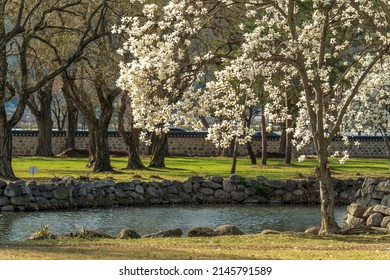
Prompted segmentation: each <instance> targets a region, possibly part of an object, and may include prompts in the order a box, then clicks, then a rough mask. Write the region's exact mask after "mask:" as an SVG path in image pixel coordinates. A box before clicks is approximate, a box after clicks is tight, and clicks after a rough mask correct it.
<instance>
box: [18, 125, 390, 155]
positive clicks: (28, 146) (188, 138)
mask: <svg viewBox="0 0 390 280" xmlns="http://www.w3.org/2000/svg"><path fill="white" fill-rule="evenodd" d="M205 137H206V134H205V133H195V132H185V133H181V132H179V133H178V132H174V133H170V134H169V138H168V141H169V153H170V155H181V156H219V155H221V154H222V149H221V148H216V147H215V146H214V144H213V143H211V142H210V141H206V140H205ZM37 138H38V137H37V132H36V131H17V132H14V137H13V154H14V155H15V156H31V155H34V153H35V148H36V145H37ZM351 140H352V141H351V142H350V144H349V145H348V146H347V147H345V146H344V143H343V141H334V142H333V144H332V150H339V151H344V150H346V149H347V150H348V151H349V154H350V156H351V157H373V158H385V157H386V147H385V144H384V141H383V139H382V138H381V137H364V136H362V137H355V138H353V139H351ZM356 143H360V145H356ZM76 145H77V148H79V149H88V133H86V132H79V133H77V136H76ZM109 145H110V149H111V150H114V151H122V152H126V151H127V147H126V145H125V144H124V142H123V141H122V138H121V137H119V135H118V134H117V133H115V132H110V133H109ZM52 148H53V152H54V154H58V153H59V152H61V151H63V150H64V149H65V133H64V132H53V141H52ZM278 149H279V137H278V136H273V137H269V138H268V151H269V152H271V153H277V152H278ZM253 150H254V152H255V153H256V154H259V153H260V151H261V141H260V139H254V140H253ZM141 151H142V153H143V154H148V147H146V146H142V147H141ZM239 154H240V155H241V156H244V155H247V150H246V147H245V146H240V148H239ZM301 154H308V155H312V154H314V149H313V147H310V146H307V147H305V148H304V149H303V150H302V151H301Z"/></svg>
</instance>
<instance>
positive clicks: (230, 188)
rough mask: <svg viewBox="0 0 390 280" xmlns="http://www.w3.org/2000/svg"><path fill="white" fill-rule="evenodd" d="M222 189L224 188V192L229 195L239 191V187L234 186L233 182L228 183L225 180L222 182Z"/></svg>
mask: <svg viewBox="0 0 390 280" xmlns="http://www.w3.org/2000/svg"><path fill="white" fill-rule="evenodd" d="M222 187H223V190H224V191H225V192H228V193H231V192H234V191H236V189H237V187H236V186H235V185H233V184H232V182H230V181H227V180H224V181H223V182H222Z"/></svg>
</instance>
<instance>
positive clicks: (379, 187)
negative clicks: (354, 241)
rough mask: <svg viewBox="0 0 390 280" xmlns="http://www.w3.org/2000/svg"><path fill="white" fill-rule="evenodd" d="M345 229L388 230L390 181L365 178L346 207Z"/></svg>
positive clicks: (389, 221)
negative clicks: (353, 198) (374, 228)
mask: <svg viewBox="0 0 390 280" xmlns="http://www.w3.org/2000/svg"><path fill="white" fill-rule="evenodd" d="M344 221H345V224H346V226H347V227H350V228H353V227H362V226H367V227H382V228H387V229H390V179H372V178H367V179H366V180H365V181H364V183H363V185H362V188H361V189H359V190H358V192H357V193H356V195H355V201H354V202H353V203H351V204H350V205H349V206H348V210H347V213H346V214H345V216H344Z"/></svg>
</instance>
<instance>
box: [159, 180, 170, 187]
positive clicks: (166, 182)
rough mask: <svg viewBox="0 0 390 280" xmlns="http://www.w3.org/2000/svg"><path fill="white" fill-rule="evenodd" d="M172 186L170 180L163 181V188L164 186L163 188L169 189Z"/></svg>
mask: <svg viewBox="0 0 390 280" xmlns="http://www.w3.org/2000/svg"><path fill="white" fill-rule="evenodd" d="M171 184H172V181H169V180H167V179H163V180H162V181H161V186H163V187H168V186H169V185H171Z"/></svg>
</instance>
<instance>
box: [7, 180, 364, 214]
mask: <svg viewBox="0 0 390 280" xmlns="http://www.w3.org/2000/svg"><path fill="white" fill-rule="evenodd" d="M361 183H362V181H361V180H344V181H341V180H335V185H336V189H335V201H336V204H349V203H351V202H352V200H353V197H354V194H355V192H356V190H357V189H358V188H359V186H360V185H361ZM319 201H320V199H319V184H318V182H317V181H316V179H315V178H308V179H307V180H287V181H278V180H273V181H269V180H266V179H265V178H264V177H257V178H256V179H245V178H241V177H240V176H238V175H232V176H230V178H229V179H224V178H222V177H219V176H211V177H210V178H208V179H205V178H203V177H199V176H193V177H190V178H189V179H188V180H186V181H185V182H178V181H168V180H162V181H161V182H142V181H140V180H133V181H131V182H117V183H116V182H114V181H112V180H101V181H95V182H85V181H78V180H76V179H75V178H73V177H65V178H63V179H60V178H54V179H52V180H50V182H49V183H47V184H37V183H36V182H35V181H30V182H25V181H22V180H20V181H16V182H10V183H7V182H5V181H3V180H1V179H0V209H1V210H2V211H37V210H49V209H77V208H87V207H112V206H131V205H150V204H219V203H226V204H232V203H255V204H256V203H257V204H260V203H268V204H318V203H319Z"/></svg>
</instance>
